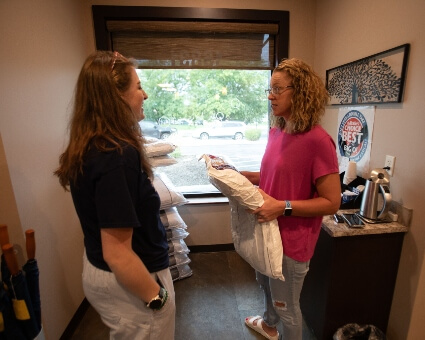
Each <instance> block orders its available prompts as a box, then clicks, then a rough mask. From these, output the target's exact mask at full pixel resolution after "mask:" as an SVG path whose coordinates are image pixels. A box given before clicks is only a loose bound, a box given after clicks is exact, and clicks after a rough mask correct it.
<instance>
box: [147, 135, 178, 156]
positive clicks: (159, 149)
mask: <svg viewBox="0 0 425 340" xmlns="http://www.w3.org/2000/svg"><path fill="white" fill-rule="evenodd" d="M176 148H177V146H176V145H174V144H173V143H171V142H168V141H165V140H162V139H158V140H157V141H153V142H151V143H146V144H145V150H146V154H147V156H148V157H156V156H164V155H168V154H170V153H172V152H173V151H174V150H175V149H176Z"/></svg>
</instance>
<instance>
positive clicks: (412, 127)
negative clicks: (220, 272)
mask: <svg viewBox="0 0 425 340" xmlns="http://www.w3.org/2000/svg"><path fill="white" fill-rule="evenodd" d="M424 13H425V2H424V1H422V0H406V1H399V0H375V1H367V0H358V1H347V0H343V1H341V0H321V1H318V2H317V16H316V25H317V26H316V49H315V51H316V53H315V58H314V61H315V68H316V70H318V71H319V72H320V74H322V75H323V76H325V75H326V70H327V69H330V68H333V67H336V66H339V65H343V64H345V63H348V62H351V61H355V60H357V59H361V58H363V57H367V56H370V55H372V54H375V53H379V52H382V51H385V50H387V49H390V48H393V47H396V46H399V45H402V44H405V43H410V44H411V51H410V57H409V64H408V72H407V78H406V84H405V92H404V94H405V95H404V102H403V103H401V104H387V105H378V106H377V107H376V113H375V123H374V131H373V142H372V152H371V164H370V166H371V169H373V168H381V167H383V164H384V161H385V155H393V156H396V164H395V168H394V169H395V172H394V176H393V177H391V191H392V194H393V198H394V199H395V200H396V201H397V202H400V203H402V204H403V205H404V206H406V207H408V208H411V209H413V219H412V224H411V227H410V231H409V232H408V233H407V234H406V236H405V239H404V245H403V251H402V256H401V260H400V265H399V273H398V278H397V283H396V290H395V294H394V299H393V304H392V309H391V316H390V321H389V326H388V330H387V335H388V337H389V338H390V339H393V340H404V339H412V340H416V339H424V338H425V325H424V323H423V321H424V320H425V308H424V307H425V290H424V287H425V278H424V249H425V229H424V225H423V222H424V219H423V218H422V217H421V213H422V211H423V210H422V209H423V208H424V207H425V196H424V194H423V193H422V191H423V189H424V188H425V177H424V176H423V173H424V170H425V161H424V159H423V158H422V154H423V152H422V150H421V149H422V147H423V145H425V134H424V133H423V129H424V126H425V115H424V113H425V112H424V94H423V92H424V79H423V77H424V75H425V65H424V62H423V58H424V55H425V37H424V35H423V32H425V21H424V20H423V14H424ZM326 114H327V115H326V120H325V122H324V125H325V127H326V128H327V129H328V131H329V132H331V133H332V134H333V136H334V137H335V138H336V131H337V115H338V108H337V107H331V108H329V109H328V110H327V113H326ZM359 251H361V249H359Z"/></svg>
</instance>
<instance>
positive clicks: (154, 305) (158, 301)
mask: <svg viewBox="0 0 425 340" xmlns="http://www.w3.org/2000/svg"><path fill="white" fill-rule="evenodd" d="M161 304H162V300H161V299H159V298H158V299H156V300H153V301H151V303H150V304H149V308H152V309H158V308H159V307H161Z"/></svg>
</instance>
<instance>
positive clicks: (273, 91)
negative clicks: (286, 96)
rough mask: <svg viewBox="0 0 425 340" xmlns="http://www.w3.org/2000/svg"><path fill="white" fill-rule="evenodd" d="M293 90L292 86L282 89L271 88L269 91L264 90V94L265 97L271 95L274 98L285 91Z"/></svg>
mask: <svg viewBox="0 0 425 340" xmlns="http://www.w3.org/2000/svg"><path fill="white" fill-rule="evenodd" d="M293 88H294V87H293V86H292V85H288V86H283V87H272V88H271V89H267V90H265V92H266V95H269V94H272V95H274V96H276V95H278V94H282V93H283V92H285V91H286V90H287V89H293Z"/></svg>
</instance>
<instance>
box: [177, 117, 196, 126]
mask: <svg viewBox="0 0 425 340" xmlns="http://www.w3.org/2000/svg"><path fill="white" fill-rule="evenodd" d="M176 123H177V124H179V125H193V122H192V121H191V120H189V119H186V118H181V119H177V122H176Z"/></svg>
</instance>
